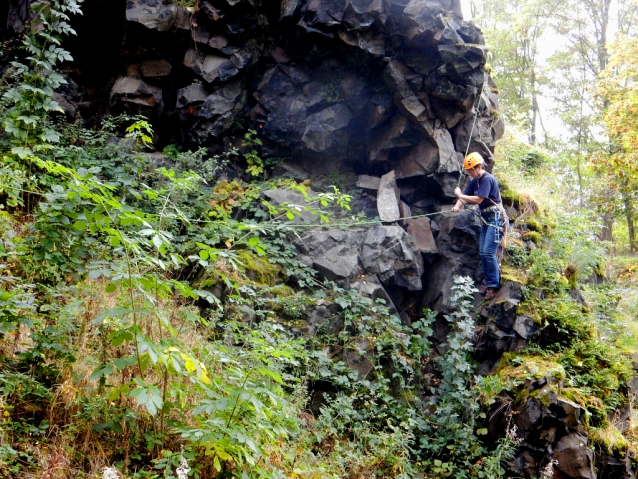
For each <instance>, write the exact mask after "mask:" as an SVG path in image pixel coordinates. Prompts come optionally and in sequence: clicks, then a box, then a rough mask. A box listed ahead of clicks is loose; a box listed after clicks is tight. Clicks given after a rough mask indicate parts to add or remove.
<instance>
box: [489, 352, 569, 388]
mask: <svg viewBox="0 0 638 479" xmlns="http://www.w3.org/2000/svg"><path fill="white" fill-rule="evenodd" d="M495 373H496V374H498V375H499V376H500V377H502V378H511V379H522V380H530V379H531V380H533V379H540V378H543V377H545V378H548V379H551V380H555V381H556V382H558V383H560V382H562V381H563V380H564V379H565V368H564V367H563V366H562V365H561V364H560V363H559V362H557V361H554V360H552V359H546V358H541V357H536V356H531V355H514V354H512V353H505V354H504V355H503V358H502V360H501V362H500V363H499V366H498V367H497V369H496V371H495Z"/></svg>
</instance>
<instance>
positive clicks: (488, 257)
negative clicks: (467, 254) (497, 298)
mask: <svg viewBox="0 0 638 479" xmlns="http://www.w3.org/2000/svg"><path fill="white" fill-rule="evenodd" d="M482 218H483V220H485V222H486V223H487V224H485V223H483V224H482V225H481V233H480V235H479V257H480V258H481V267H482V268H483V276H484V277H485V286H486V287H488V288H498V287H499V286H500V284H501V272H500V271H499V268H498V259H497V258H496V251H497V249H498V247H499V246H500V245H501V241H502V239H503V217H502V215H501V213H500V212H497V211H490V212H489V213H486V214H485V215H483V216H482Z"/></svg>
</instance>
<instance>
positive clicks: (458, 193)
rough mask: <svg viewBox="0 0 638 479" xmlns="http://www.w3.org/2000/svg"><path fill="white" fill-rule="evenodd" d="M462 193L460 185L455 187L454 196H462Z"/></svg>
mask: <svg viewBox="0 0 638 479" xmlns="http://www.w3.org/2000/svg"><path fill="white" fill-rule="evenodd" d="M462 194H463V193H462V192H461V188H459V187H458V186H457V187H456V188H454V196H456V197H457V198H460V197H461V195H462Z"/></svg>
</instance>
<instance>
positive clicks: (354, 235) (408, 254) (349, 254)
mask: <svg viewBox="0 0 638 479" xmlns="http://www.w3.org/2000/svg"><path fill="white" fill-rule="evenodd" d="M296 245H297V248H298V249H299V250H300V252H301V254H302V260H304V261H305V262H306V263H307V264H310V265H312V267H313V268H314V269H316V270H317V271H318V272H319V275H320V277H321V278H325V279H328V280H331V281H337V282H339V283H340V284H342V285H344V286H346V285H347V286H351V285H354V286H356V287H357V288H359V289H360V290H361V291H363V292H365V293H367V294H369V295H370V296H372V297H375V298H376V297H384V298H385V297H387V298H388V299H389V296H388V294H387V293H385V292H383V290H382V286H381V285H385V286H398V287H403V288H406V289H408V290H410V291H418V290H420V289H421V287H422V284H421V275H422V274H423V259H422V257H421V253H420V251H419V249H418V246H417V245H416V242H415V241H414V239H413V238H412V237H411V236H410V235H408V234H407V233H406V232H405V231H404V230H403V229H402V228H401V227H399V226H375V227H373V228H370V229H363V228H357V229H352V230H349V231H342V230H337V229H333V230H328V231H321V230H312V231H308V232H306V233H304V234H303V235H301V237H300V239H299V240H298V241H297V243H296ZM368 278H371V279H370V280H368ZM370 281H371V282H372V284H373V285H375V286H374V287H373V288H372V289H370V287H369V286H367V284H368V283H370ZM355 282H357V284H356V285H355V284H354V283H355Z"/></svg>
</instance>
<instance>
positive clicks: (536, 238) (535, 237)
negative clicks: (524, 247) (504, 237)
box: [521, 231, 543, 245]
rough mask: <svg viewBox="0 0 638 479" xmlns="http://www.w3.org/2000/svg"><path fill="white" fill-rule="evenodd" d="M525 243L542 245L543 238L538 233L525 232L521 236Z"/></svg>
mask: <svg viewBox="0 0 638 479" xmlns="http://www.w3.org/2000/svg"><path fill="white" fill-rule="evenodd" d="M521 238H522V239H523V240H524V241H531V242H532V243H534V244H535V245H539V244H541V241H542V240H543V236H542V235H541V234H540V233H539V232H538V231H525V232H523V233H522V234H521Z"/></svg>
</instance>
